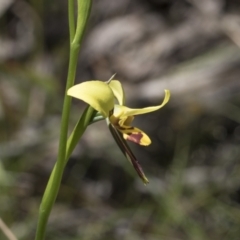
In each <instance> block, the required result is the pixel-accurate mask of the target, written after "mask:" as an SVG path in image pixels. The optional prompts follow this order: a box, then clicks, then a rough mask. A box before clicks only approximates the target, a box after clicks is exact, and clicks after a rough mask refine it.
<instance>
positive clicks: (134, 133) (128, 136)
mask: <svg viewBox="0 0 240 240" xmlns="http://www.w3.org/2000/svg"><path fill="white" fill-rule="evenodd" d="M118 130H119V131H120V132H121V133H122V134H123V137H124V139H125V140H129V141H132V142H134V143H137V144H139V145H142V146H148V145H150V144H151V139H150V138H149V137H148V135H147V134H146V133H144V132H143V131H142V130H141V129H139V128H135V127H132V128H127V129H118Z"/></svg>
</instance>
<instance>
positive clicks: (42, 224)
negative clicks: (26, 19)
mask: <svg viewBox="0 0 240 240" xmlns="http://www.w3.org/2000/svg"><path fill="white" fill-rule="evenodd" d="M91 3H92V1H91V0H78V14H77V29H76V31H75V20H74V0H69V5H68V6H69V30H70V56H69V67H68V77H67V84H66V92H67V90H68V89H69V88H70V87H72V86H73V85H74V80H75V76H76V69H77V61H78V55H79V50H80V46H81V42H82V39H83V34H84V32H85V28H86V24H87V20H88V17H89V15H90V10H91ZM73 36H74V37H73ZM66 92H65V97H64V103H63V111H62V121H61V130H60V140H59V150H58V158H57V162H56V164H55V167H54V169H53V171H52V174H51V176H50V179H49V182H48V184H47V187H46V190H45V193H44V195H43V199H42V202H41V205H40V210H39V219H38V226H37V232H36V237H35V240H43V239H44V238H45V233H46V226H47V222H48V217H49V215H50V212H51V210H52V207H53V204H54V202H55V200H56V197H57V193H58V190H59V187H60V183H61V179H62V174H63V171H64V167H65V165H66V162H67V159H66V147H67V134H68V122H69V115H70V107H71V98H70V97H68V96H67V95H66ZM68 156H69V154H68Z"/></svg>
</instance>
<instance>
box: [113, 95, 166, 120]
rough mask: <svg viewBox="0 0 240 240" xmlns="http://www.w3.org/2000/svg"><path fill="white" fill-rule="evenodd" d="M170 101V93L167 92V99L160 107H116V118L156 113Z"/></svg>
mask: <svg viewBox="0 0 240 240" xmlns="http://www.w3.org/2000/svg"><path fill="white" fill-rule="evenodd" d="M169 99H170V91H169V90H165V97H164V99H163V102H162V104H161V105H158V106H153V107H146V108H140V109H132V108H128V107H125V106H119V105H115V107H114V116H115V117H116V118H119V117H120V116H124V117H127V116H134V115H139V114H144V113H149V112H154V111H156V110H158V109H160V108H162V107H163V106H164V105H165V104H166V103H167V102H168V101H169Z"/></svg>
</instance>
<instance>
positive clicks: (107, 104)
mask: <svg viewBox="0 0 240 240" xmlns="http://www.w3.org/2000/svg"><path fill="white" fill-rule="evenodd" d="M67 94H68V95H69V96H72V97H75V98H78V99H81V100H82V101H84V102H86V103H88V104H89V105H90V106H92V107H93V108H94V109H95V110H97V111H98V112H99V113H100V114H101V115H102V116H103V117H104V118H106V119H107V122H108V124H109V129H110V131H111V133H112V135H113V137H114V138H115V140H116V142H117V144H118V145H119V147H120V149H121V150H122V152H123V153H124V155H125V156H126V157H127V158H128V160H129V161H130V162H131V163H132V164H133V166H134V168H135V169H136V171H137V173H138V175H139V176H140V177H141V178H142V180H143V182H144V183H148V180H147V178H146V177H145V175H144V173H143V171H142V169H141V166H140V165H139V163H138V161H137V160H136V158H135V157H134V155H133V154H132V152H131V150H130V148H129V147H128V145H127V143H126V142H125V140H129V141H132V142H134V143H137V144H140V145H142V146H147V145H149V144H150V143H151V140H150V138H149V137H148V135H147V134H146V133H144V132H143V131H142V130H140V129H139V128H136V127H132V126H131V123H132V122H133V120H134V116H136V115H140V114H145V113H149V112H153V111H156V110H158V109H160V108H162V107H163V106H164V105H165V104H166V103H167V102H168V101H169V98H170V91H169V90H165V97H164V100H163V102H162V104H161V105H158V106H153V107H146V108H141V109H131V108H128V107H126V106H124V105H125V93H124V90H123V88H122V85H121V83H120V82H119V81H118V80H109V81H107V82H102V81H98V80H94V81H88V82H84V83H80V84H77V85H75V86H73V87H71V88H70V89H69V90H68V92H67ZM115 99H117V101H118V104H114V101H115Z"/></svg>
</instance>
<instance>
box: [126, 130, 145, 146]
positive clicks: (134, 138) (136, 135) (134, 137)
mask: <svg viewBox="0 0 240 240" xmlns="http://www.w3.org/2000/svg"><path fill="white" fill-rule="evenodd" d="M142 137H143V134H142V133H140V132H137V133H129V134H128V137H127V140H129V141H132V142H135V143H137V144H140V142H141V139H142Z"/></svg>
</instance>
